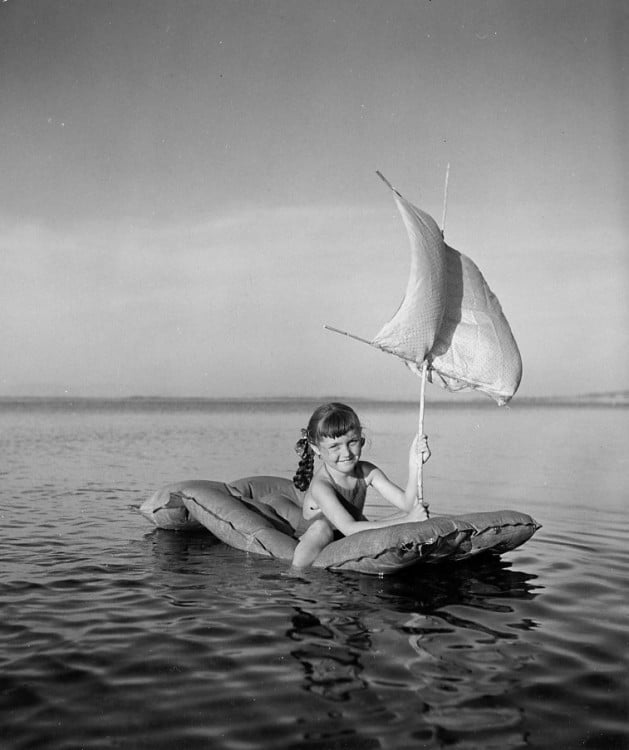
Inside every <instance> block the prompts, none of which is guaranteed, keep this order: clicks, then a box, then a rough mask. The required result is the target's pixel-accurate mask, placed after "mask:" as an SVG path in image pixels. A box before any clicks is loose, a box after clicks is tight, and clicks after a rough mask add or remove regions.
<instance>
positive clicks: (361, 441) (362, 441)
mask: <svg viewBox="0 0 629 750" xmlns="http://www.w3.org/2000/svg"><path fill="white" fill-rule="evenodd" d="M364 445H365V438H364V437H361V439H360V446H361V448H362V447H363V446H364Z"/></svg>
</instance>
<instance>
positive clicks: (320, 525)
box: [308, 519, 334, 546]
mask: <svg viewBox="0 0 629 750" xmlns="http://www.w3.org/2000/svg"><path fill="white" fill-rule="evenodd" d="M308 531H309V532H310V538H311V539H312V540H313V541H316V542H317V543H318V544H321V545H322V546H325V545H326V544H330V542H331V541H332V540H333V539H334V531H333V530H332V527H331V526H330V524H329V523H328V522H327V521H324V520H323V519H320V520H318V521H315V522H314V523H313V524H312V526H311V527H310V528H309V529H308Z"/></svg>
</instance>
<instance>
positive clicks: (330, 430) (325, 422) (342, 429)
mask: <svg viewBox="0 0 629 750" xmlns="http://www.w3.org/2000/svg"><path fill="white" fill-rule="evenodd" d="M330 406H331V407H333V408H330V409H329V410H328V413H327V414H325V415H323V416H322V418H321V419H320V420H319V421H318V424H317V426H316V429H315V434H314V435H312V438H313V439H314V441H315V442H319V440H321V438H325V437H327V438H337V437H340V436H341V435H344V434H345V433H346V432H349V431H350V430H357V431H358V432H362V427H361V424H360V420H359V419H358V416H357V415H356V412H355V411H354V410H353V409H351V408H350V407H349V406H345V405H344V404H330Z"/></svg>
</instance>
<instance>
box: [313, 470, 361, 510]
mask: <svg viewBox="0 0 629 750" xmlns="http://www.w3.org/2000/svg"><path fill="white" fill-rule="evenodd" d="M323 465H324V466H325V471H326V474H327V475H328V477H329V479H330V481H331V482H332V484H333V486H334V489H335V491H336V492H337V494H339V495H340V496H341V498H343V500H345V501H346V502H348V503H351V504H352V505H353V504H354V501H355V500H356V499H358V498H360V499H361V500H362V499H363V497H364V496H365V495H366V494H367V482H366V480H365V477H364V476H363V473H362V469H361V470H360V474H359V476H357V477H356V479H357V481H356V486H355V487H354V488H353V489H351V490H349V489H346V488H345V487H341V486H340V485H338V484H337V483H336V482H335V481H334V477H333V476H332V475H331V474H330V472H329V470H328V466H327V464H323Z"/></svg>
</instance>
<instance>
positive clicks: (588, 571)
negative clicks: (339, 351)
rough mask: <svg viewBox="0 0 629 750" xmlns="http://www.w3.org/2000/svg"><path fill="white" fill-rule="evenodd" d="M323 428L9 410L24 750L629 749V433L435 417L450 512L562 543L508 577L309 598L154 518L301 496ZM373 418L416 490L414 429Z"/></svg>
mask: <svg viewBox="0 0 629 750" xmlns="http://www.w3.org/2000/svg"><path fill="white" fill-rule="evenodd" d="M312 406H313V405H312V404H305V403H299V402H290V403H271V402H269V403H257V404H255V403H249V404H246V403H245V404H236V403H224V404H216V403H215V404H212V403H200V402H145V401H130V402H126V403H125V402H114V403H107V402H74V403H73V402H56V401H55V402H38V401H34V402H33V401H31V402H25V403H19V402H6V401H5V402H2V403H0V457H1V458H0V461H1V463H0V481H1V484H0V520H1V522H2V526H1V531H0V534H1V539H2V546H1V551H0V555H1V565H2V567H1V570H2V577H1V579H0V608H1V610H0V611H1V612H2V616H1V618H0V747H2V748H3V749H5V750H13V749H14V748H15V749H18V748H20V749H25V748H29V749H31V748H32V749H33V750H35V749H37V750H42V749H45V750H48V749H51V750H52V749H55V750H68V749H74V748H77V749H78V748H85V749H87V748H90V749H96V748H129V749H133V750H135V749H136V748H137V749H142V748H150V749H151V750H160V749H161V748H164V750H166V749H167V750H178V749H179V748H185V749H188V748H212V749H213V750H214V749H217V750H218V749H220V750H222V749H223V748H224V749H225V750H254V749H255V750H257V749H259V748H273V750H277V749H279V748H294V749H295V750H301V749H303V750H306V749H309V750H358V749H360V750H363V749H364V750H367V749H369V750H371V749H375V748H382V749H383V750H385V749H386V750H405V749H406V748H409V750H410V749H411V748H413V749H414V750H417V749H419V748H446V747H447V748H456V749H457V750H470V749H472V748H478V750H493V749H494V748H495V750H506V749H509V748H538V749H540V750H543V749H546V748H553V749H554V750H560V749H561V750H571V749H572V748H574V749H575V750H576V749H577V748H579V749H582V748H605V749H608V748H619V749H621V748H628V747H629V729H628V724H627V716H628V713H627V709H628V702H627V698H628V690H627V687H628V686H627V673H628V670H627V667H628V665H627V652H628V646H629V622H628V617H627V615H628V612H629V604H628V602H629V596H628V589H629V583H628V582H629V555H628V552H627V550H628V549H629V522H628V518H627V512H626V504H627V497H628V494H629V493H628V489H629V455H628V452H627V438H628V427H629V420H628V419H627V417H628V415H629V411H628V410H627V409H626V408H622V407H617V408H604V407H596V408H594V407H590V408H567V407H555V408H553V407H544V408H532V407H528V406H522V407H519V406H518V404H517V399H516V403H515V404H514V406H513V407H512V408H509V409H498V408H497V407H494V406H493V405H492V404H491V403H490V402H489V401H484V400H482V401H481V400H480V399H479V402H478V403H476V402H474V405H469V404H468V403H467V402H465V403H464V402H461V405H460V406H459V405H457V406H454V407H453V406H447V407H446V406H441V405H439V404H431V403H430V402H429V403H428V405H427V413H426V424H425V428H426V432H427V433H428V436H429V440H430V445H431V448H432V452H433V457H432V458H431V460H430V462H429V463H428V464H427V465H426V468H425V477H424V486H425V494H426V497H427V499H428V500H429V501H430V503H431V507H432V509H433V511H434V512H435V513H439V512H443V513H457V512H465V511H468V510H492V509H499V508H513V509H517V510H522V511H525V512H527V513H530V514H531V515H533V516H534V517H535V518H536V519H537V520H538V521H539V522H540V523H541V524H543V528H542V529H540V530H539V531H538V532H537V534H536V535H535V536H534V537H533V539H531V540H530V541H529V542H528V543H527V544H526V545H525V546H523V547H521V548H520V549H518V550H516V551H514V552H512V553H510V554H508V555H505V556H504V557H503V558H502V559H501V560H500V561H493V562H480V563H478V562H477V563H475V564H467V565H463V564H460V565H457V566H451V567H447V566H443V567H429V568H426V569H421V568H417V569H416V570H414V571H411V572H410V573H406V574H404V575H400V576H395V577H391V578H374V577H368V576H364V575H363V576H361V575H357V574H335V573H330V572H326V571H321V570H313V571H305V572H304V573H303V575H301V576H299V577H291V576H288V575H287V565H286V564H285V563H280V562H277V561H274V560H270V559H267V558H262V557H256V556H254V555H246V554H245V553H242V552H238V551H236V550H232V549H230V548H227V547H225V546H224V545H222V544H213V543H212V542H211V541H210V539H209V537H208V535H206V534H204V533H194V534H183V533H179V534H177V533H172V532H166V531H162V530H156V529H154V528H152V527H151V526H150V525H149V524H148V522H147V521H146V520H145V519H144V518H143V517H142V516H141V515H140V514H139V513H138V512H137V509H138V507H139V505H140V504H141V502H142V501H143V500H144V499H145V498H146V497H147V496H148V495H149V494H151V493H152V492H153V491H154V490H155V489H156V488H158V487H159V486H161V485H163V484H167V483H170V482H173V481H177V480H180V479H184V478H204V479H222V480H230V479H235V478H238V477H242V476H247V475H254V474H276V475H280V476H288V477H290V476H292V474H293V472H294V469H295V466H296V456H295V454H294V453H293V450H292V446H293V443H294V442H295V440H296V439H297V437H298V436H299V429H300V428H301V427H302V426H304V425H305V422H306V420H307V418H308V416H309V414H310V412H311V410H312ZM355 406H356V408H357V411H358V412H359V414H360V416H361V418H362V420H363V422H364V424H365V425H366V431H367V436H368V444H367V446H366V454H365V455H366V456H367V457H368V458H370V459H372V460H374V461H375V462H376V463H378V465H380V466H381V467H382V468H383V469H384V470H385V472H386V473H387V474H389V476H391V477H392V478H394V479H396V480H397V481H398V482H403V481H404V480H405V477H404V468H405V465H406V460H407V446H408V444H409V443H410V440H411V439H412V436H413V432H414V430H415V429H416V419H417V416H416V413H415V410H414V409H413V408H411V407H408V406H403V405H400V406H394V405H388V406H383V405H376V404H355ZM369 503H370V511H369V513H370V514H371V515H372V516H373V517H377V516H378V515H381V514H382V513H383V512H384V508H383V507H382V506H381V505H379V504H378V503H377V500H376V499H375V498H370V500H369Z"/></svg>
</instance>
